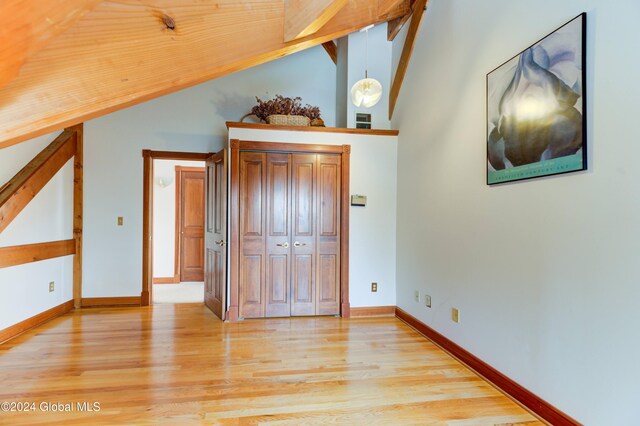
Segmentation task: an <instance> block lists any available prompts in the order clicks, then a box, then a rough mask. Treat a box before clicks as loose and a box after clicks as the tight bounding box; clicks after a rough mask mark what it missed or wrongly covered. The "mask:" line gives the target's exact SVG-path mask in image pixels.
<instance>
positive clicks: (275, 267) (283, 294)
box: [265, 153, 292, 317]
mask: <svg viewBox="0 0 640 426" xmlns="http://www.w3.org/2000/svg"><path fill="white" fill-rule="evenodd" d="M290 157H291V155H290V154H271V153H270V154H267V157H266V160H267V190H266V201H267V209H266V214H267V220H266V225H267V235H266V241H265V242H266V245H265V252H266V253H265V259H266V264H265V266H266V271H265V272H266V276H265V278H266V282H265V284H266V299H265V304H266V306H265V316H266V317H287V316H289V315H290V312H291V303H290V289H289V276H290V274H291V267H290V263H291V262H290V253H291V249H292V247H291V230H290V228H291V197H290V192H291V191H290V187H291V165H290Z"/></svg>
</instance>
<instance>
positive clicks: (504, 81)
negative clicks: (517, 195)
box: [486, 13, 587, 185]
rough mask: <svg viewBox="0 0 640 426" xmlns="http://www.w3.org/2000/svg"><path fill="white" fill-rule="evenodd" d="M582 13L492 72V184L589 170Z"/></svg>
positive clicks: (489, 109)
mask: <svg viewBox="0 0 640 426" xmlns="http://www.w3.org/2000/svg"><path fill="white" fill-rule="evenodd" d="M586 26H587V15H586V13H581V14H580V15H578V16H577V17H575V18H573V19H572V20H570V21H569V22H567V23H566V24H564V25H562V26H561V27H559V28H558V29H557V30H555V31H553V32H552V33H550V34H549V35H547V36H545V37H544V38H542V39H540V40H539V41H537V42H536V43H534V44H532V45H531V46H529V47H528V48H526V49H524V50H523V51H522V52H520V53H518V54H517V55H515V56H514V57H512V58H511V59H509V60H507V61H506V62H504V63H503V64H501V65H500V66H498V67H496V68H495V69H493V70H492V71H490V72H489V73H488V74H487V77H486V85H487V87H486V89H487V92H486V101H487V105H486V108H487V109H486V113H487V121H486V122H487V129H486V144H487V158H486V167H487V173H486V177H487V185H496V184H501V183H506V182H514V181H520V180H525V179H532V178H538V177H542V176H552V175H559V174H564V173H571V172H576V171H581V170H586V169H587V131H586V130H587V119H586V117H587V114H586V112H587V110H586V106H587V103H586V95H587V93H586V52H585V48H586Z"/></svg>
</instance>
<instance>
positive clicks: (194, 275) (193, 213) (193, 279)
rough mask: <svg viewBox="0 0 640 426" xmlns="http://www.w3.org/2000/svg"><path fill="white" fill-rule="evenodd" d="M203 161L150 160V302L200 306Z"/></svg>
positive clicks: (202, 291)
mask: <svg viewBox="0 0 640 426" xmlns="http://www.w3.org/2000/svg"><path fill="white" fill-rule="evenodd" d="M204 191H205V162H204V161H187V160H173V159H154V160H153V204H152V216H153V237H152V241H153V244H152V245H153V259H154V262H153V280H152V283H153V292H152V295H153V297H152V302H153V303H154V304H163V303H204V220H205V219H204V217H205V204H204V203H205V201H204V200H205V192H204Z"/></svg>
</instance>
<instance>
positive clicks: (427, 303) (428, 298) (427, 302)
mask: <svg viewBox="0 0 640 426" xmlns="http://www.w3.org/2000/svg"><path fill="white" fill-rule="evenodd" d="M424 306H426V307H427V308H430V307H431V296H429V295H428V294H425V295H424Z"/></svg>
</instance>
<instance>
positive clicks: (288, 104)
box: [251, 95, 320, 121]
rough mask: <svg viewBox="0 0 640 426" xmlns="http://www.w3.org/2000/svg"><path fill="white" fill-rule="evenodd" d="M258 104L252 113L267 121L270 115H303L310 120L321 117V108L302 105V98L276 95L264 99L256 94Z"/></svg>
mask: <svg viewBox="0 0 640 426" xmlns="http://www.w3.org/2000/svg"><path fill="white" fill-rule="evenodd" d="M256 101H258V105H256V106H254V107H253V108H252V109H251V114H253V115H255V116H256V117H258V118H259V119H260V120H262V121H267V117H268V116H270V115H302V116H304V117H309V119H310V120H319V119H320V108H318V107H317V106H312V105H309V104H307V105H305V106H303V105H302V98H300V97H295V98H288V97H284V96H282V95H276V97H275V98H273V99H269V100H266V101H263V100H262V99H260V98H258V97H257V96H256Z"/></svg>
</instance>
